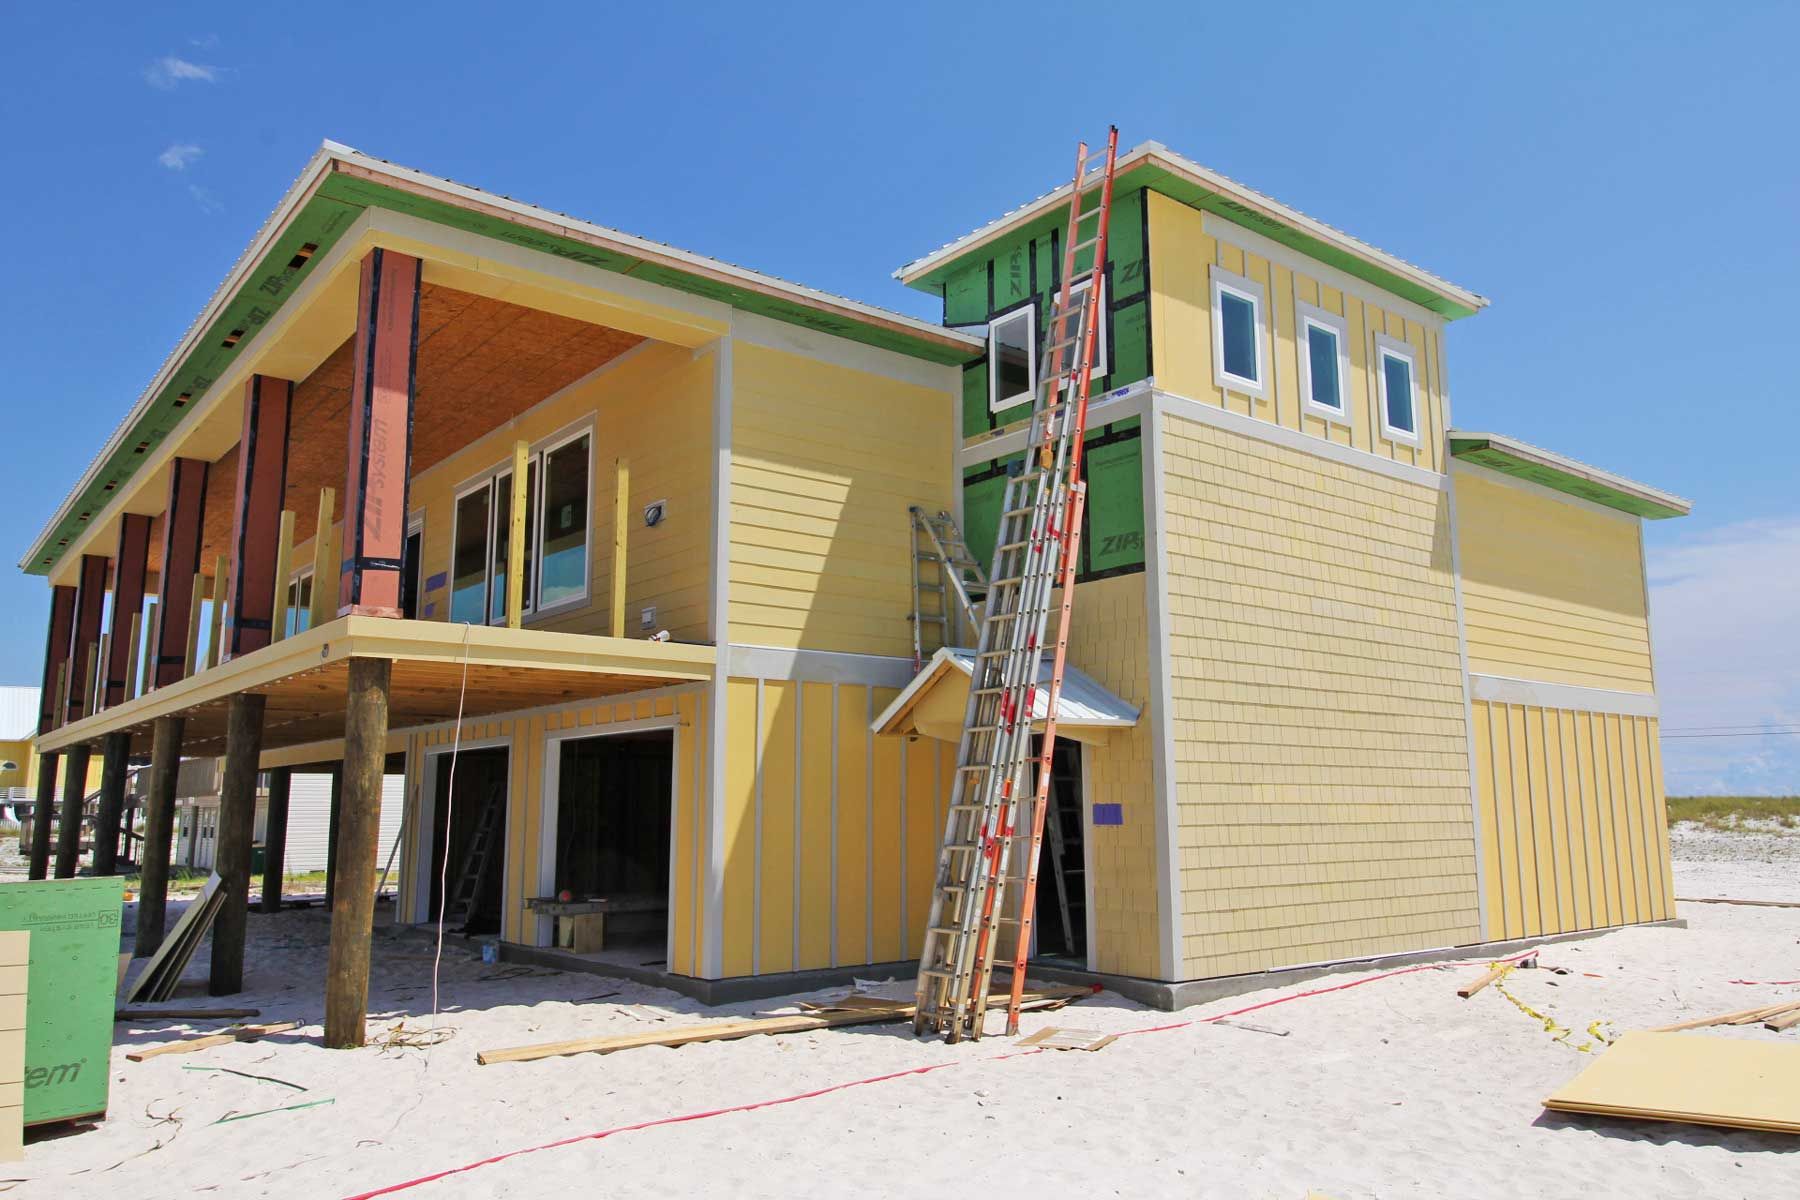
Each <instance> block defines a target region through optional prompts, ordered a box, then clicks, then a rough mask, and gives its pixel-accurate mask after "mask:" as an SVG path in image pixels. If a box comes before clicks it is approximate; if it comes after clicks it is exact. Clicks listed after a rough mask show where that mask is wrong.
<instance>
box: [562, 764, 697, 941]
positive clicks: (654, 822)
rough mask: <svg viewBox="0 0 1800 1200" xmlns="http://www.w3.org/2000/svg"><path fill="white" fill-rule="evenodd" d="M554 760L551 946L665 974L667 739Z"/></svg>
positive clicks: (669, 811)
mask: <svg viewBox="0 0 1800 1200" xmlns="http://www.w3.org/2000/svg"><path fill="white" fill-rule="evenodd" d="M559 755H560V757H559V759H558V764H557V811H556V877H555V878H556V891H555V896H556V898H557V900H558V901H561V902H562V903H563V904H564V905H565V906H566V910H567V911H565V912H564V913H562V914H561V915H559V916H558V917H557V922H558V926H559V931H558V932H559V937H558V944H559V945H562V946H564V947H565V948H567V949H570V950H573V951H575V952H576V953H581V954H597V955H603V956H604V957H607V958H613V959H617V961H619V962H620V963H622V964H626V965H630V966H634V967H652V966H654V967H661V966H666V965H667V964H666V962H665V961H664V960H665V958H666V954H667V949H666V948H667V944H668V930H669V848H670V828H669V826H670V823H671V818H672V816H673V804H672V800H673V795H672V785H673V781H674V769H675V734H674V731H673V730H667V729H657V730H645V731H642V732H634V733H617V734H607V735H603V736H599V737H589V738H569V739H566V740H564V741H563V742H562V743H561V747H560V750H559ZM565 896H566V897H567V900H566V901H565V900H564V897H565Z"/></svg>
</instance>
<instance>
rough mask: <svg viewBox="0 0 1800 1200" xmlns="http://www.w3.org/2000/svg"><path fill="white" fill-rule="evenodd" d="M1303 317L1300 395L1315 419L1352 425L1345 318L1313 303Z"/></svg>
mask: <svg viewBox="0 0 1800 1200" xmlns="http://www.w3.org/2000/svg"><path fill="white" fill-rule="evenodd" d="M1295 308H1296V310H1297V311H1298V313H1299V317H1300V394H1301V396H1302V397H1304V399H1305V401H1306V409H1307V411H1308V412H1310V413H1312V414H1313V415H1314V416H1321V417H1325V418H1326V419H1328V420H1333V421H1343V422H1346V423H1347V422H1349V420H1350V405H1349V402H1348V399H1347V397H1346V396H1345V388H1346V385H1347V384H1348V382H1349V379H1350V350H1349V347H1350V333H1349V329H1348V328H1347V327H1346V325H1345V323H1344V318H1342V317H1340V316H1338V315H1337V314H1336V313H1334V312H1328V311H1326V310H1325V309H1322V308H1314V307H1313V306H1312V305H1310V304H1296V305H1295Z"/></svg>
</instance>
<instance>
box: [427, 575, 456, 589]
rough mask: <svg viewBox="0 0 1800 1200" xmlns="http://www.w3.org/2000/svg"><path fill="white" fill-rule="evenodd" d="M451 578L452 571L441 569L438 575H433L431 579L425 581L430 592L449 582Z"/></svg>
mask: <svg viewBox="0 0 1800 1200" xmlns="http://www.w3.org/2000/svg"><path fill="white" fill-rule="evenodd" d="M449 579H450V573H449V572H448V571H439V572H438V573H437V574H436V575H433V576H432V577H431V578H430V579H427V580H426V581H425V590H426V591H428V592H435V591H437V590H438V589H439V588H441V587H443V586H444V584H445V583H447V582H449Z"/></svg>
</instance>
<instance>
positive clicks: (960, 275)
mask: <svg viewBox="0 0 1800 1200" xmlns="http://www.w3.org/2000/svg"><path fill="white" fill-rule="evenodd" d="M1143 188H1149V189H1151V190H1152V191H1158V192H1161V193H1163V194H1164V195H1166V196H1168V197H1170V198H1171V199H1174V200H1179V201H1181V202H1182V203H1184V204H1188V205H1191V206H1193V207H1194V208H1198V209H1203V210H1204V211H1206V212H1210V213H1215V214H1217V215H1218V216H1221V217H1223V218H1225V219H1226V220H1227V221H1232V222H1235V223H1236V224H1239V225H1242V226H1244V227H1245V228H1246V229H1253V230H1255V231H1256V232H1257V233H1260V234H1262V235H1263V236H1264V237H1266V238H1269V239H1270V240H1272V241H1276V242H1280V243H1281V244H1282V245H1284V246H1287V247H1289V248H1290V249H1292V250H1295V251H1298V252H1299V253H1301V254H1304V255H1306V256H1307V257H1308V258H1312V259H1316V260H1318V261H1319V262H1322V263H1329V264H1330V265H1331V266H1334V267H1336V268H1337V269H1338V270H1340V271H1342V272H1344V273H1345V274H1346V275H1350V276H1353V277H1355V278H1357V279H1361V280H1364V281H1365V282H1368V283H1372V284H1374V285H1375V286H1376V287H1378V288H1381V289H1382V290H1383V291H1387V292H1391V293H1393V294H1394V295H1396V296H1402V297H1405V298H1406V299H1408V300H1411V301H1412V302H1413V303H1415V304H1417V305H1419V306H1420V307H1422V308H1426V309H1429V310H1431V311H1432V312H1434V313H1437V314H1439V315H1440V316H1443V317H1445V318H1446V319H1448V320H1452V321H1454V320H1457V319H1458V318H1461V317H1469V316H1473V315H1474V314H1475V309H1473V308H1470V307H1468V306H1467V305H1464V304H1459V303H1457V302H1456V301H1454V300H1450V299H1447V298H1445V297H1444V296H1441V295H1439V294H1438V293H1437V292H1435V291H1433V290H1432V289H1430V288H1428V287H1425V286H1424V285H1422V284H1419V283H1415V282H1413V281H1412V280H1410V279H1406V278H1403V277H1402V276H1399V275H1396V274H1394V273H1393V272H1392V271H1388V270H1385V269H1384V268H1382V267H1379V266H1376V265H1375V264H1373V263H1371V262H1369V261H1368V260H1367V259H1364V258H1362V257H1359V256H1358V255H1355V254H1352V253H1350V252H1349V251H1347V250H1344V249H1342V248H1341V247H1338V246H1335V245H1333V244H1331V243H1330V242H1325V241H1321V240H1320V239H1318V238H1315V237H1311V236H1309V235H1307V234H1304V233H1301V232H1300V231H1299V230H1297V229H1294V228H1293V227H1291V226H1289V225H1285V224H1283V223H1282V222H1280V221H1277V220H1275V219H1274V218H1273V217H1269V216H1265V215H1264V214H1262V213H1260V212H1258V211H1256V210H1255V209H1252V208H1249V207H1247V206H1245V205H1242V204H1239V203H1238V202H1237V201H1235V200H1232V199H1230V198H1229V197H1226V196H1221V195H1220V194H1219V193H1217V192H1215V191H1212V190H1211V189H1209V188H1206V187H1202V186H1201V185H1200V184H1198V183H1194V182H1193V181H1191V180H1188V179H1185V178H1183V177H1182V176H1180V175H1176V174H1174V173H1173V172H1171V171H1167V170H1165V169H1163V168H1162V167H1159V166H1157V165H1155V164H1154V163H1149V162H1145V163H1140V164H1139V165H1137V166H1135V167H1132V168H1131V169H1130V170H1128V171H1125V172H1123V173H1122V174H1120V175H1119V176H1118V178H1117V179H1115V180H1114V181H1113V190H1114V193H1115V195H1117V194H1123V193H1125V192H1127V191H1136V190H1140V189H1143ZM1067 215H1068V210H1067V209H1062V210H1060V211H1058V210H1052V211H1051V212H1050V213H1046V214H1045V215H1043V216H1040V217H1039V218H1037V219H1036V220H1034V221H1032V222H1031V223H1030V224H1028V225H1024V226H1021V227H1020V228H1019V229H1018V230H1016V231H1014V232H1013V233H1012V234H1010V235H1008V238H1007V241H1006V243H1005V244H1007V245H1012V244H1013V243H1015V242H1016V241H1017V240H1018V239H1020V238H1025V239H1030V238H1041V237H1047V236H1048V235H1049V233H1050V231H1051V230H1052V229H1059V230H1060V229H1061V227H1062V224H1063V219H1064V218H1065V217H1066V216H1067ZM1114 217H1115V219H1116V217H1117V212H1116V211H1115V213H1114ZM992 254H993V247H992V246H991V245H989V246H978V247H976V248H974V249H972V250H970V251H969V252H968V253H967V254H964V255H959V256H958V257H956V258H953V259H951V260H949V261H948V262H944V263H940V264H939V265H938V266H936V267H934V268H932V270H930V271H929V272H927V273H926V274H924V275H921V276H919V277H918V278H917V279H914V280H912V281H911V282H910V284H909V285H908V286H910V287H915V288H918V289H920V290H921V291H926V292H933V293H941V294H942V295H943V296H944V298H945V301H946V308H947V310H948V308H949V307H950V305H949V303H948V302H949V301H950V300H951V296H952V293H953V292H956V291H958V290H960V289H963V288H966V287H967V280H966V278H965V276H966V274H967V272H968V270H969V268H970V264H971V262H972V261H976V260H985V259H986V258H988V257H989V256H991V255H992ZM945 323H946V324H952V325H954V324H962V323H964V322H960V321H957V320H956V319H955V318H954V317H953V316H947V317H946V321H945Z"/></svg>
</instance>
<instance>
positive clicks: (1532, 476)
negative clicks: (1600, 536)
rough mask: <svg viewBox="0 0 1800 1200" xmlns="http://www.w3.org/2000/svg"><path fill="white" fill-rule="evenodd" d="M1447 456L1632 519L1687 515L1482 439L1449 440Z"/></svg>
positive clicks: (1644, 497) (1663, 518)
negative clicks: (1604, 507)
mask: <svg viewBox="0 0 1800 1200" xmlns="http://www.w3.org/2000/svg"><path fill="white" fill-rule="evenodd" d="M1450 453H1451V455H1452V456H1453V457H1455V458H1457V459H1459V460H1460V461H1462V462H1472V463H1476V464H1479V465H1480V466H1483V467H1486V468H1487V469H1488V470H1490V471H1498V472H1500V473H1501V474H1502V475H1511V476H1512V477H1513V478H1515V479H1525V480H1529V481H1531V482H1532V483H1535V484H1538V485H1540V486H1542V487H1547V488H1549V489H1551V490H1552V491H1557V492H1562V493H1563V494H1565V495H1569V496H1576V497H1579V498H1580V499H1582V500H1587V501H1590V502H1592V503H1594V504H1603V505H1605V506H1606V507H1607V508H1616V509H1618V510H1619V511H1620V512H1625V513H1630V514H1632V515H1633V516H1636V517H1644V518H1646V519H1648V520H1652V521H1661V520H1665V519H1667V518H1669V517H1684V516H1686V515H1687V512H1686V511H1685V510H1683V509H1680V508H1674V507H1672V506H1670V505H1667V504H1661V503H1658V502H1657V501H1655V500H1652V499H1650V498H1649V497H1647V496H1639V495H1634V494H1633V493H1631V492H1624V491H1620V490H1619V489H1617V488H1611V487H1608V486H1606V484H1604V483H1601V482H1599V481H1598V480H1594V479H1589V478H1587V477H1586V476H1583V475H1576V474H1574V473H1573V472H1570V471H1559V470H1557V469H1556V468H1555V467H1553V466H1548V465H1546V464H1544V463H1541V462H1533V461H1531V460H1530V459H1525V458H1520V457H1519V456H1517V455H1515V454H1510V453H1508V452H1507V451H1506V450H1504V449H1502V448H1500V447H1498V446H1495V445H1494V444H1493V443H1492V442H1489V441H1488V440H1487V439H1486V438H1451V439H1450Z"/></svg>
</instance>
